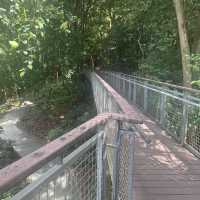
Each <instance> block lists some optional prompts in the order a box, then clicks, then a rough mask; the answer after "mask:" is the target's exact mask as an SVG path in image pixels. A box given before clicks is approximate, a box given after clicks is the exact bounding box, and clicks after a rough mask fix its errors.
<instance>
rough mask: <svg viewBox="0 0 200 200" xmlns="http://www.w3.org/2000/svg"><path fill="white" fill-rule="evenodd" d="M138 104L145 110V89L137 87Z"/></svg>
mask: <svg viewBox="0 0 200 200" xmlns="http://www.w3.org/2000/svg"><path fill="white" fill-rule="evenodd" d="M136 104H137V105H138V106H139V107H140V108H141V109H143V108H144V87H142V86H140V85H137V86H136Z"/></svg>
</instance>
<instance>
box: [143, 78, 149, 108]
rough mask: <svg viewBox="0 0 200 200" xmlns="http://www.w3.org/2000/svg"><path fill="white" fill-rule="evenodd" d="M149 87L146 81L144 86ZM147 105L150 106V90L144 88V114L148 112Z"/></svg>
mask: <svg viewBox="0 0 200 200" xmlns="http://www.w3.org/2000/svg"><path fill="white" fill-rule="evenodd" d="M146 85H147V82H146V81H145V83H144V86H146ZM147 105H148V89H147V88H146V87H144V112H147Z"/></svg>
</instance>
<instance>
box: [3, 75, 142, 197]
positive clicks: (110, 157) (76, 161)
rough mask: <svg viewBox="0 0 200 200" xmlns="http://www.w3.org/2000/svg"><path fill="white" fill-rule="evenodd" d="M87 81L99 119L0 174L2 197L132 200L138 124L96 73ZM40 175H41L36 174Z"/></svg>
mask: <svg viewBox="0 0 200 200" xmlns="http://www.w3.org/2000/svg"><path fill="white" fill-rule="evenodd" d="M90 78H91V83H92V87H93V93H94V98H95V102H96V106H97V110H98V113H99V115H98V116H96V117H95V118H93V119H91V120H89V121H87V122H86V123H84V124H82V125H81V126H80V127H78V128H75V129H74V130H72V131H70V132H68V133H66V134H65V135H63V136H61V137H60V138H58V139H56V140H54V141H52V142H51V143H49V144H47V145H45V146H44V147H42V148H41V149H39V150H37V151H35V152H33V153H32V154H30V155H27V156H26V157H23V158H22V159H20V160H18V161H17V162H15V163H13V164H11V165H9V166H8V167H6V168H4V169H2V170H0V196H1V195H2V194H5V192H8V193H7V196H10V198H8V199H12V200H27V199H28V200H29V199H30V200H62V199H63V200H79V199H80V200H95V199H97V200H104V199H108V200H109V199H112V200H119V199H120V200H132V199H133V192H134V191H133V179H134V177H133V163H134V162H133V159H134V148H133V147H134V141H135V140H134V137H135V134H134V133H135V129H136V125H137V124H141V123H142V121H141V120H140V119H138V120H136V118H137V117H135V115H134V112H133V110H132V108H131V106H130V105H129V104H128V103H127V102H126V101H125V99H124V98H122V97H121V96H120V95H119V94H118V93H117V92H116V91H115V90H113V89H112V88H111V87H110V86H109V85H108V84H107V83H106V82H105V81H104V80H103V79H101V78H100V77H99V76H98V75H96V74H95V73H94V74H91V76H90ZM106 112H107V113H106ZM101 113H103V114H101ZM39 171H42V172H43V173H41V174H40V176H35V175H37V174H38V172H39ZM33 177H36V178H33ZM13 187H14V188H15V192H14V193H13V191H11V190H10V189H12V188H13ZM108 188H110V189H108ZM10 191H11V192H10ZM3 196H4V197H5V195H2V199H4V198H3ZM0 199H1V198H0ZM6 200H7V199H6Z"/></svg>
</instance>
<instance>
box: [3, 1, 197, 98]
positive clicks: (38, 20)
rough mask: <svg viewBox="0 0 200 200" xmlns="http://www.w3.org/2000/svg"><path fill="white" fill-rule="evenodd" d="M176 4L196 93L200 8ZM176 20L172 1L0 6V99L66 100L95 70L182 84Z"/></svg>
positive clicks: (190, 3)
mask: <svg viewBox="0 0 200 200" xmlns="http://www.w3.org/2000/svg"><path fill="white" fill-rule="evenodd" d="M177 1H181V2H182V3H183V4H184V5H183V14H184V17H185V20H186V28H187V34H188V43H189V48H190V54H189V55H187V56H189V60H190V66H189V67H190V69H191V72H192V81H193V82H192V83H193V84H194V85H196V86H198V84H199V85H200V83H199V79H200V78H199V77H200V73H199V71H200V55H199V53H200V24H199V19H200V2H199V0H185V1H184V0H177ZM176 14H177V13H176V11H175V6H174V4H173V0H171V1H163V0H140V1H138V0H123V1H121V0H115V1H112V0H1V1H0V97H1V100H2V101H3V100H5V99H6V98H8V97H12V96H15V95H17V96H19V95H21V94H23V93H24V92H27V91H28V92H38V90H42V88H48V89H43V90H44V91H43V92H44V93H48V95H55V96H56V95H58V94H57V93H58V92H57V91H58V89H59V91H62V92H64V91H65V92H64V93H65V94H66V96H68V97H69V96H70V98H69V99H71V92H72V91H74V88H76V89H77V90H78V87H79V86H80V85H81V84H78V83H77V80H78V79H79V77H78V76H79V75H80V73H81V72H82V71H84V70H89V69H90V70H93V69H94V68H95V67H96V66H100V67H104V68H105V67H106V69H112V70H118V71H128V72H131V73H132V72H137V73H139V74H141V75H145V76H153V77H154V78H159V79H161V80H164V81H165V80H167V81H170V82H176V83H180V84H182V82H183V76H182V74H183V68H182V63H181V47H180V45H179V34H178V25H177V19H176ZM77 85H78V86H77ZM66 88H67V89H66ZM76 89H75V90H76ZM77 92H78V91H77Z"/></svg>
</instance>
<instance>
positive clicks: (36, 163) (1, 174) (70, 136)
mask: <svg viewBox="0 0 200 200" xmlns="http://www.w3.org/2000/svg"><path fill="white" fill-rule="evenodd" d="M109 120H117V121H123V122H130V123H134V124H141V123H143V121H142V120H140V119H136V118H134V116H131V115H125V114H118V113H104V114H100V115H98V116H96V117H94V118H93V119H91V120H89V121H87V122H86V123H84V124H82V125H81V126H79V127H78V128H75V129H73V130H72V131H70V132H68V133H66V134H65V135H63V136H61V137H59V138H58V139H56V140H54V141H52V142H51V143H49V144H47V145H45V146H43V147H42V148H40V149H38V150H37V151H35V152H33V153H31V154H29V155H27V156H25V157H23V158H21V159H20V160H18V161H16V162H14V163H13V164H11V165H9V166H7V167H5V168H4V169H1V170H0V192H5V191H6V190H8V189H10V188H11V187H13V186H14V185H16V184H17V183H19V182H21V181H23V180H24V179H25V178H26V177H28V176H29V175H31V174H33V173H34V172H35V171H37V170H38V169H40V168H41V167H42V166H44V165H45V164H46V163H48V162H49V161H51V160H53V159H55V158H57V157H62V155H63V153H64V151H65V150H66V148H67V147H69V146H71V145H72V144H74V143H75V142H76V141H77V140H79V139H82V138H84V137H87V136H88V135H91V131H92V130H94V129H95V128H96V127H97V126H99V125H105V124H106V123H107V122H108V121H109Z"/></svg>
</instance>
